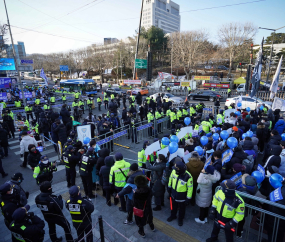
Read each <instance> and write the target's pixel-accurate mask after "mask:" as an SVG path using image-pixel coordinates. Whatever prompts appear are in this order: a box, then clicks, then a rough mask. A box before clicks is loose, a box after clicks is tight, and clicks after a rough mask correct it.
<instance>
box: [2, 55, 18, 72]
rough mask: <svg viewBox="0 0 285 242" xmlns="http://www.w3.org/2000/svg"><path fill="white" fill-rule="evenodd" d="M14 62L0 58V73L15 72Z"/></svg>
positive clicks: (10, 59)
mask: <svg viewBox="0 0 285 242" xmlns="http://www.w3.org/2000/svg"><path fill="white" fill-rule="evenodd" d="M15 70H16V66H15V61H14V59H12V58H0V71H15Z"/></svg>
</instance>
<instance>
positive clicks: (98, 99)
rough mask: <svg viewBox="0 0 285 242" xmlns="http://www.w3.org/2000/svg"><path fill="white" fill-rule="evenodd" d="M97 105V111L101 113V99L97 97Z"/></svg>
mask: <svg viewBox="0 0 285 242" xmlns="http://www.w3.org/2000/svg"><path fill="white" fill-rule="evenodd" d="M97 104H98V109H99V111H101V104H102V99H101V98H100V97H97Z"/></svg>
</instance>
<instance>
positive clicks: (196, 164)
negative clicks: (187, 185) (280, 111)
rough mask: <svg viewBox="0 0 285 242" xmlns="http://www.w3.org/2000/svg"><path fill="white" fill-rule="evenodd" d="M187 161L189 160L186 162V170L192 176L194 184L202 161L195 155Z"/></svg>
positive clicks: (202, 165) (201, 166)
mask: <svg viewBox="0 0 285 242" xmlns="http://www.w3.org/2000/svg"><path fill="white" fill-rule="evenodd" d="M188 161H189V162H188V163H187V164H186V166H187V171H188V172H189V173H190V174H191V176H192V177H193V183H194V185H196V184H197V179H198V176H199V175H200V172H201V171H202V169H203V168H204V163H203V162H202V161H201V160H200V159H199V158H196V157H193V158H189V159H188Z"/></svg>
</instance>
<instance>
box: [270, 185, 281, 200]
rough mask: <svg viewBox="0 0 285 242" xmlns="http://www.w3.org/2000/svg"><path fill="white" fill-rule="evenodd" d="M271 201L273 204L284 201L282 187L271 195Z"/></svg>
mask: <svg viewBox="0 0 285 242" xmlns="http://www.w3.org/2000/svg"><path fill="white" fill-rule="evenodd" d="M269 198H270V201H271V202H277V201H280V200H282V199H283V197H282V193H281V187H278V188H277V189H275V190H274V191H273V192H271V193H270V195H269Z"/></svg>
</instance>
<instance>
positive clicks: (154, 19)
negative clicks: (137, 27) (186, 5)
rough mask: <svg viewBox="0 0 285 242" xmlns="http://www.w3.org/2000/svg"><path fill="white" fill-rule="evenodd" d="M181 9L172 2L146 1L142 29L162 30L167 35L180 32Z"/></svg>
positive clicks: (167, 0)
mask: <svg viewBox="0 0 285 242" xmlns="http://www.w3.org/2000/svg"><path fill="white" fill-rule="evenodd" d="M179 13H180V7H179V5H178V4H177V3H175V2H173V1H171V0H144V7H143V16H142V27H145V28H146V29H148V28H150V27H151V26H155V27H158V28H161V29H162V30H163V31H164V32H165V33H166V34H167V33H172V32H179V31H180V14H179Z"/></svg>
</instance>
